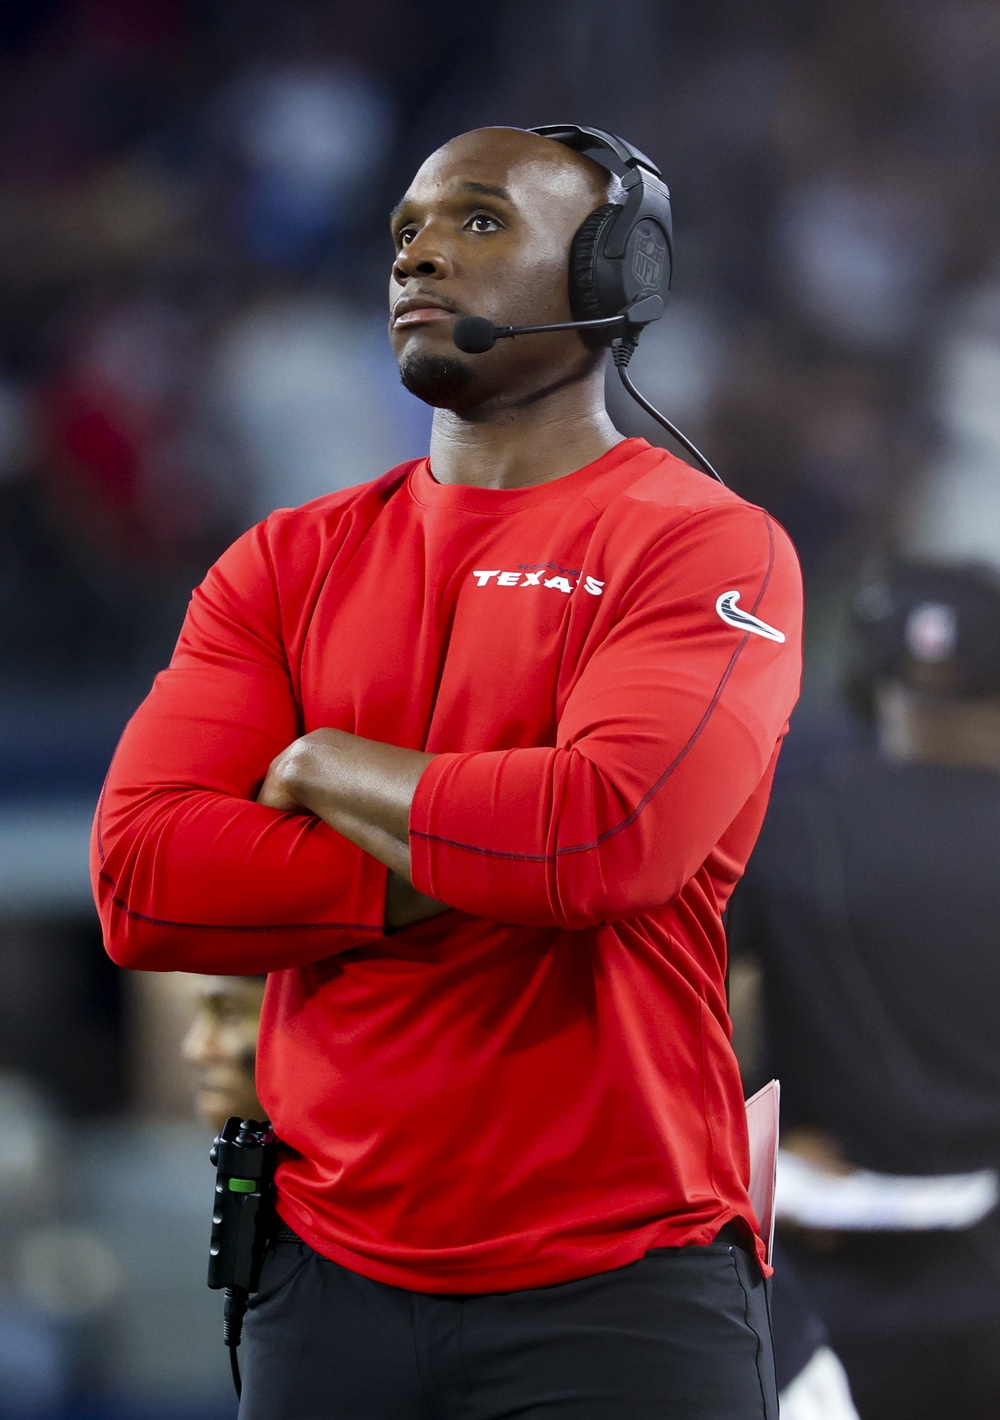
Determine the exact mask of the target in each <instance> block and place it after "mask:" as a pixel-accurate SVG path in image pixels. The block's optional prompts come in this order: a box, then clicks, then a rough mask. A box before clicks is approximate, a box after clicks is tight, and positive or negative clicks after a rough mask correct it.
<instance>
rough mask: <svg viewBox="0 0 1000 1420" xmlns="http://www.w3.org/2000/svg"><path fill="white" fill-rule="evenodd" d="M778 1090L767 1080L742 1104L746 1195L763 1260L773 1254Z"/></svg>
mask: <svg viewBox="0 0 1000 1420" xmlns="http://www.w3.org/2000/svg"><path fill="white" fill-rule="evenodd" d="M780 1098H781V1086H780V1085H779V1084H778V1081H777V1080H769V1081H768V1083H767V1084H766V1085H764V1087H763V1088H762V1089H759V1090H758V1091H757V1093H756V1094H755V1095H751V1096H750V1098H749V1099H748V1100H747V1102H746V1108H747V1134H748V1135H749V1138H750V1185H749V1188H748V1189H747V1192H748V1193H749V1194H750V1202H751V1203H752V1204H753V1211H754V1213H755V1214H756V1215H757V1222H758V1224H759V1226H760V1235H761V1237H762V1238H763V1240H764V1243H765V1245H766V1247H767V1260H768V1263H770V1261H771V1254H772V1252H773V1251H774V1187H775V1181H776V1178H777V1173H778V1109H779V1104H780Z"/></svg>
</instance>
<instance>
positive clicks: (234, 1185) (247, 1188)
mask: <svg viewBox="0 0 1000 1420" xmlns="http://www.w3.org/2000/svg"><path fill="white" fill-rule="evenodd" d="M229 1192H230V1193H256V1192H257V1185H256V1183H255V1182H254V1180H253V1179H252V1178H231V1179H230V1180H229Z"/></svg>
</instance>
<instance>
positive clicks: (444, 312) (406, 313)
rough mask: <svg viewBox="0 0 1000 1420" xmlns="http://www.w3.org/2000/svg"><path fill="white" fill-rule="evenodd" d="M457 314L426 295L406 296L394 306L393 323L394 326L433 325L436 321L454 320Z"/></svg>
mask: <svg viewBox="0 0 1000 1420" xmlns="http://www.w3.org/2000/svg"><path fill="white" fill-rule="evenodd" d="M457 314H458V312H457V311H455V310H453V309H451V308H450V307H446V306H442V305H439V304H438V303H436V302H434V301H431V300H428V299H427V297H425V296H404V297H403V298H402V300H400V301H397V302H396V304H395V306H394V307H393V314H392V323H393V326H406V325H432V324H434V323H435V322H436V321H444V320H452V319H453V318H454V317H455V316H456V315H457Z"/></svg>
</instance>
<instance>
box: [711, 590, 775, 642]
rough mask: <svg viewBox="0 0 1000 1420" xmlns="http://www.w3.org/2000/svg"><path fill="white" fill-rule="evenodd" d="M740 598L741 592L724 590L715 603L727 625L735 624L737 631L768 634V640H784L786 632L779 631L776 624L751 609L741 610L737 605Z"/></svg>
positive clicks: (757, 634)
mask: <svg viewBox="0 0 1000 1420" xmlns="http://www.w3.org/2000/svg"><path fill="white" fill-rule="evenodd" d="M739 599H740V593H739V592H723V593H722V596H721V597H720V598H719V600H718V601H717V602H716V603H715V609H716V611H717V612H718V613H719V615H720V616H721V617H722V619H723V621H724V622H725V623H726V625H727V626H735V627H736V629H737V631H752V632H753V633H754V635H755V636H766V637H767V639H768V641H784V639H785V633H784V632H783V631H779V630H778V628H777V627H776V626H768V624H767V622H766V621H761V619H760V617H759V616H753V615H752V614H751V613H750V612H749V611H741V610H740V608H739V607H738V606H737V605H736V603H737V602H738V601H739Z"/></svg>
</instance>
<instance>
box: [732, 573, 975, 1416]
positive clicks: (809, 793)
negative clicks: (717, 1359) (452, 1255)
mask: <svg viewBox="0 0 1000 1420" xmlns="http://www.w3.org/2000/svg"><path fill="white" fill-rule="evenodd" d="M998 625H1000V578H998V577H997V576H996V574H995V573H994V572H992V571H991V570H989V569H987V568H982V567H977V566H959V565H947V564H934V563H920V562H916V563H909V562H900V563H897V564H895V565H893V566H891V567H889V568H888V570H887V571H886V573H885V575H884V576H880V577H879V578H877V579H876V580H874V581H872V582H871V583H870V585H869V586H867V587H866V588H865V589H864V591H863V592H862V594H861V596H860V597H859V599H858V605H857V615H856V618H855V624H854V635H855V648H854V655H855V668H854V671H853V673H852V677H851V680H852V698H853V699H854V701H855V702H856V703H857V704H858V706H859V707H860V708H862V709H863V710H864V711H865V713H866V715H870V716H872V717H873V719H874V725H875V729H876V735H877V747H876V749H875V751H874V752H871V751H864V752H857V753H852V754H850V755H841V756H839V757H838V758H836V759H835V760H833V761H832V762H830V763H827V764H824V765H822V766H817V767H813V768H812V769H811V770H810V771H809V772H808V773H802V774H800V775H798V776H796V777H795V778H794V779H792V780H791V781H790V782H789V783H788V784H787V785H784V786H783V787H782V791H781V792H780V793H776V794H775V797H774V802H773V803H772V806H771V809H770V811H769V813H768V818H767V822H766V824H765V826H764V830H763V832H762V834H761V838H760V842H759V844H758V847H757V849H756V851H755V853H754V857H753V860H752V863H751V865H750V869H749V871H748V873H747V876H746V879H745V881H744V882H743V884H741V887H740V890H739V893H738V894H737V901H736V903H735V904H734V912H733V943H734V949H736V950H738V951H739V952H741V953H742V954H745V955H746V957H747V958H753V959H756V961H757V962H758V963H759V967H760V972H761V987H760V990H761V997H762V1003H763V1008H764V1010H763V1015H764V1022H765V1027H766V1029H765V1039H766V1056H767V1058H766V1061H765V1069H764V1074H765V1077H766V1076H767V1075H769V1074H771V1073H772V1072H777V1073H778V1074H780V1077H781V1082H782V1110H783V1115H784V1126H785V1129H784V1139H785V1147H784V1150H783V1151H782V1155H781V1159H780V1161H779V1168H778V1194H777V1203H778V1218H779V1224H780V1222H781V1220H782V1218H784V1220H785V1224H786V1229H787V1230H786V1232H785V1233H784V1234H783V1241H784V1243H785V1249H786V1251H787V1253H788V1254H789V1256H790V1257H791V1258H792V1259H793V1262H794V1264H795V1267H796V1272H797V1274H798V1276H799V1278H800V1280H801V1283H802V1285H803V1288H804V1290H805V1291H806V1292H807V1294H808V1296H809V1297H810V1300H811V1301H812V1303H813V1304H814V1305H815V1306H816V1307H817V1309H818V1311H819V1312H820V1314H821V1316H822V1317H823V1320H824V1322H825V1323H826V1326H827V1329H828V1331H829V1334H830V1338H831V1341H832V1344H833V1345H834V1347H835V1348H836V1351H837V1353H838V1355H839V1356H840V1357H841V1359H842V1360H843V1363H844V1366H845V1368H846V1370H847V1374H848V1377H849V1379H850V1385H851V1391H852V1393H853V1395H854V1398H855V1401H856V1404H857V1407H858V1410H859V1411H860V1413H861V1415H862V1417H863V1420H939V1417H941V1416H945V1415H948V1416H951V1415H956V1416H958V1415H960V1416H962V1417H963V1420H995V1417H996V1416H997V1415H1000V1345H998V1341H1000V1209H998V1207H997V1204H998V1199H1000V1053H998V1051H997V1042H996V1003H997V1000H998V999H1000V955H998V953H997V948H996V938H997V916H998V909H1000V889H998V885H997V873H996V851H997V849H996V845H997V842H998V840H1000V633H998V630H997V628H998Z"/></svg>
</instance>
